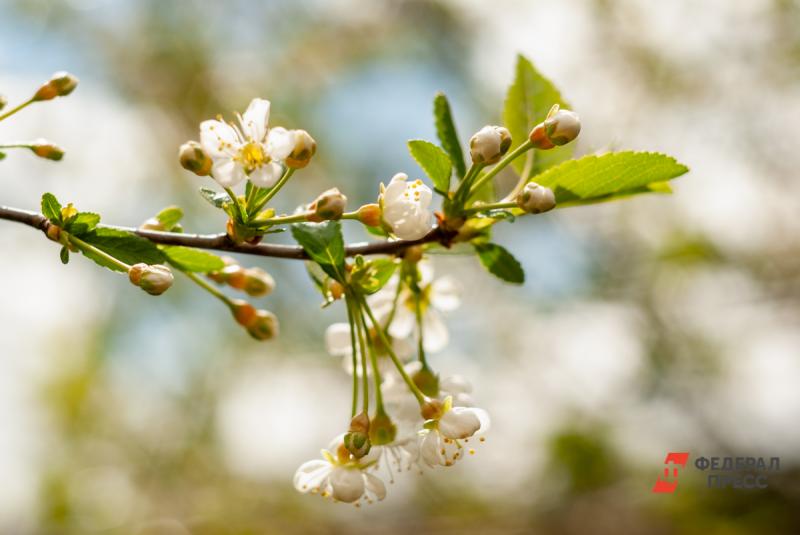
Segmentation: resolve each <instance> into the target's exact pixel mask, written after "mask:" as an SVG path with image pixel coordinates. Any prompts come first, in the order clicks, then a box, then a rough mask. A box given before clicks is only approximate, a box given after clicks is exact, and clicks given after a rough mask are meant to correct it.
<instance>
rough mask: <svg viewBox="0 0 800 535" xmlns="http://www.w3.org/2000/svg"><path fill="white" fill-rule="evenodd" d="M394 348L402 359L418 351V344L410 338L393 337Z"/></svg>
mask: <svg viewBox="0 0 800 535" xmlns="http://www.w3.org/2000/svg"><path fill="white" fill-rule="evenodd" d="M392 349H394V354H395V355H397V358H399V359H400V360H406V359H408V358H409V357H410V356H411V355H413V354H414V351H416V349H417V348H416V346H414V344H412V343H411V341H410V340H409V339H408V338H392Z"/></svg>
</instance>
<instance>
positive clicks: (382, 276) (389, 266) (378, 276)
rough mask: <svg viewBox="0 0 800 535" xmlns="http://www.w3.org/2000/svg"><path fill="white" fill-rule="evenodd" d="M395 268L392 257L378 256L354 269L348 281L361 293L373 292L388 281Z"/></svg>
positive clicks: (395, 263) (395, 264)
mask: <svg viewBox="0 0 800 535" xmlns="http://www.w3.org/2000/svg"><path fill="white" fill-rule="evenodd" d="M396 269H397V262H395V261H394V259H392V258H378V259H376V260H371V261H369V262H367V263H366V264H364V265H363V266H362V267H359V268H356V269H354V270H353V272H352V273H351V277H350V281H351V282H352V283H353V284H354V285H355V286H356V287H357V288H358V289H359V290H361V291H362V292H363V293H365V294H374V293H375V292H377V291H378V290H380V289H381V288H383V287H384V286H385V285H386V283H387V282H389V279H391V278H392V275H393V274H394V272H395V270H396Z"/></svg>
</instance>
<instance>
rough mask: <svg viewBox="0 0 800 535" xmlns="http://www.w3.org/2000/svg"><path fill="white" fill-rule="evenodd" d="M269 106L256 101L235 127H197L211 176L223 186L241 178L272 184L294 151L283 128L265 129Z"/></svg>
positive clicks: (210, 124) (213, 124)
mask: <svg viewBox="0 0 800 535" xmlns="http://www.w3.org/2000/svg"><path fill="white" fill-rule="evenodd" d="M269 109H270V103H269V101H268V100H264V99H260V98H256V99H253V100H252V102H250V105H249V106H248V107H247V110H246V111H245V112H244V115H238V114H237V118H238V119H239V125H238V126H237V125H234V124H228V123H225V122H222V121H218V120H209V121H203V122H202V123H201V124H200V144H201V145H202V147H203V150H204V151H205V152H206V153H207V154H208V155H209V156H210V157H211V159H212V162H213V163H212V166H211V174H212V176H213V177H214V179H215V180H216V181H217V182H219V184H220V185H222V186H224V187H229V188H230V187H233V186H235V185H236V184H238V183H239V182H241V181H242V180H244V179H245V178H249V179H250V181H251V182H252V183H253V184H254V185H256V186H259V187H262V188H268V187H272V186H273V185H275V183H276V182H277V181H278V179H279V178H280V176H281V173H282V172H283V168H282V166H281V163H282V162H283V161H284V160H285V159H286V157H287V156H288V155H289V154H290V153H291V151H292V149H293V148H294V134H293V133H292V132H291V131H289V130H286V129H285V128H281V127H277V128H272V129H270V128H268V127H267V123H268V121H269Z"/></svg>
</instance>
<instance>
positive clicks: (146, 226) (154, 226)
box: [139, 217, 167, 232]
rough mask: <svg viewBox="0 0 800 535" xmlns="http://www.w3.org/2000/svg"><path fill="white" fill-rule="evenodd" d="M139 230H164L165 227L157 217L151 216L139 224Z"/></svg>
mask: <svg viewBox="0 0 800 535" xmlns="http://www.w3.org/2000/svg"><path fill="white" fill-rule="evenodd" d="M139 230H157V231H159V232H164V231H165V230H167V229H165V228H164V225H162V224H161V221H159V220H158V218H157V217H151V218H149V219H147V220H146V221H145V222H144V223H142V224H141V225H139Z"/></svg>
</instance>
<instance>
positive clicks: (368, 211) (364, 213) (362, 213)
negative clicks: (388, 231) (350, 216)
mask: <svg viewBox="0 0 800 535" xmlns="http://www.w3.org/2000/svg"><path fill="white" fill-rule="evenodd" d="M356 215H357V216H358V220H359V221H361V222H362V223H364V224H365V225H367V226H368V227H380V226H381V206H380V205H379V204H375V203H371V204H365V205H364V206H362V207H361V208H359V209H358V211H357V212H356Z"/></svg>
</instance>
